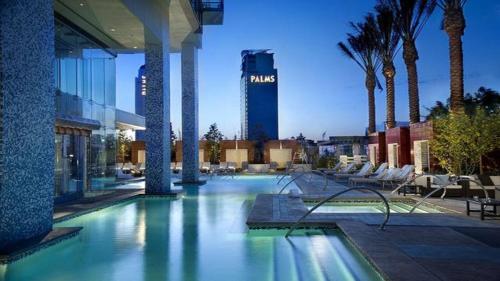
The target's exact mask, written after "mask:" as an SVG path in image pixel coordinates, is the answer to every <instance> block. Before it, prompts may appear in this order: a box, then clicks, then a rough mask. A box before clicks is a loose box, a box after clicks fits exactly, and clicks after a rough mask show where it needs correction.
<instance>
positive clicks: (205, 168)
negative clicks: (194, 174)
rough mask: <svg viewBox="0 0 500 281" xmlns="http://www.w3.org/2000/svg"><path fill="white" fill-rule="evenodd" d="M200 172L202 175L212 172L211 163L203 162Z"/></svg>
mask: <svg viewBox="0 0 500 281" xmlns="http://www.w3.org/2000/svg"><path fill="white" fill-rule="evenodd" d="M200 171H201V172H202V173H207V174H208V173H210V172H211V168H210V162H202V163H201V167H200Z"/></svg>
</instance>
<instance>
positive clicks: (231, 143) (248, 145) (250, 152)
mask: <svg viewBox="0 0 500 281" xmlns="http://www.w3.org/2000/svg"><path fill="white" fill-rule="evenodd" d="M236 142H237V143H238V149H246V150H247V157H248V162H249V163H252V162H253V160H254V153H255V151H254V150H255V142H254V141H248V140H236V141H235V140H223V141H222V142H221V146H220V147H221V156H220V161H221V162H226V150H227V149H236Z"/></svg>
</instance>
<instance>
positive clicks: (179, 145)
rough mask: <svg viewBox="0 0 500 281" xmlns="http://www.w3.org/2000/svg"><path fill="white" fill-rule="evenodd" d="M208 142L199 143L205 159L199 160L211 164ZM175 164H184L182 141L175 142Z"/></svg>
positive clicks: (201, 141)
mask: <svg viewBox="0 0 500 281" xmlns="http://www.w3.org/2000/svg"><path fill="white" fill-rule="evenodd" d="M206 146H207V141H205V140H200V141H199V143H198V149H200V150H201V149H203V150H204V153H203V159H199V161H200V162H209V161H210V157H209V154H208V149H207V147H206ZM173 160H175V162H182V140H178V141H175V158H174V159H173Z"/></svg>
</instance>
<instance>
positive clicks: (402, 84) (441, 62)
mask: <svg viewBox="0 0 500 281" xmlns="http://www.w3.org/2000/svg"><path fill="white" fill-rule="evenodd" d="M375 3H376V1H375V0H351V1H340V0H308V1H303V0H252V1H244V0H226V1H225V3H224V4H225V12H224V24H223V25H221V26H205V27H204V30H203V48H202V49H200V50H199V53H198V54H199V122H200V124H199V128H200V137H201V136H202V135H203V134H204V133H205V132H206V131H207V130H208V127H209V125H210V124H212V123H217V125H218V127H219V128H220V130H221V131H222V133H223V134H224V135H225V136H226V137H228V138H233V136H234V135H235V134H237V135H239V134H240V75H241V71H240V64H241V56H240V53H241V51H242V50H244V49H271V50H272V52H274V53H275V55H274V58H275V67H276V68H277V69H278V75H279V81H278V96H279V99H278V100H279V102H278V114H279V136H280V138H281V139H286V138H290V137H292V136H297V135H298V134H299V133H302V134H303V135H304V136H306V137H307V138H310V139H315V140H319V139H321V138H322V134H323V133H324V132H326V136H342V135H363V134H364V133H365V129H366V126H367V124H368V113H367V112H368V99H367V94H366V89H365V87H364V74H363V72H362V71H361V70H360V69H359V67H358V66H357V65H356V64H355V63H354V62H353V61H351V60H349V59H348V58H347V57H345V56H344V55H342V53H341V52H340V50H339V49H338V47H337V43H338V42H340V41H344V40H345V38H346V33H347V32H350V31H351V28H350V26H349V22H350V21H353V22H358V21H362V19H363V17H364V16H365V15H366V13H368V12H372V11H373V6H374V5H375ZM464 12H465V17H466V24H467V27H466V30H465V34H464V37H463V49H464V77H465V80H464V84H465V92H466V93H467V92H475V91H476V90H477V89H478V88H479V87H480V86H486V87H488V88H492V89H495V90H500V1H498V0H475V1H468V2H467V4H466V6H465V9H464ZM442 17H443V13H442V11H441V10H439V9H436V11H435V12H434V14H433V15H432V16H431V18H430V19H429V21H428V23H427V24H426V26H425V28H424V30H423V31H422V33H421V35H420V36H419V38H418V40H417V49H418V52H419V56H420V59H419V60H418V61H417V67H418V74H419V81H420V88H419V89H420V106H421V115H422V116H425V115H426V114H427V110H426V108H428V107H430V106H432V105H433V104H434V103H435V102H436V101H437V100H442V101H445V100H446V99H447V98H448V96H449V53H448V37H447V35H446V33H445V32H444V31H443V30H441V21H442ZM170 59H171V72H170V79H171V81H170V85H171V93H170V96H171V107H170V108H171V121H172V125H173V129H174V131H175V133H176V134H177V135H178V134H179V133H178V132H179V131H180V130H181V76H180V55H179V54H171V55H170ZM143 63H144V55H143V54H135V55H119V56H118V58H117V60H116V65H117V67H116V69H117V71H116V72H117V107H118V108H120V109H123V110H127V111H131V112H134V91H135V88H134V87H135V86H134V77H136V76H137V71H138V68H139V66H141V65H142V64H143ZM395 66H396V73H397V74H396V107H395V108H396V119H397V120H398V121H407V120H408V94H407V76H406V69H405V65H404V63H403V60H402V54H401V52H400V53H399V54H398V55H397V57H396V60H395ZM379 79H381V81H382V84H384V83H383V81H384V80H383V76H382V75H380V73H379ZM375 100H376V122H377V124H381V123H383V122H384V121H385V92H384V91H383V90H382V91H379V90H377V91H376V93H375Z"/></svg>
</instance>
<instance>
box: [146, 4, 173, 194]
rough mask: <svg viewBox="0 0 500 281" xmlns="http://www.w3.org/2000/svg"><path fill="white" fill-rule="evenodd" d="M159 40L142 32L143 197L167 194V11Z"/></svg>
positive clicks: (168, 146) (168, 62) (168, 132)
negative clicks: (144, 193)
mask: <svg viewBox="0 0 500 281" xmlns="http://www.w3.org/2000/svg"><path fill="white" fill-rule="evenodd" d="M160 29H161V33H160V34H161V38H156V37H155V36H154V35H152V34H151V33H149V32H147V31H146V36H145V37H146V38H145V40H146V49H145V62H146V63H145V65H146V77H147V95H146V133H145V137H146V194H157V195H162V194H169V193H170V55H169V53H170V43H169V23H168V11H166V12H164V13H163V16H162V21H161V26H160Z"/></svg>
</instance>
